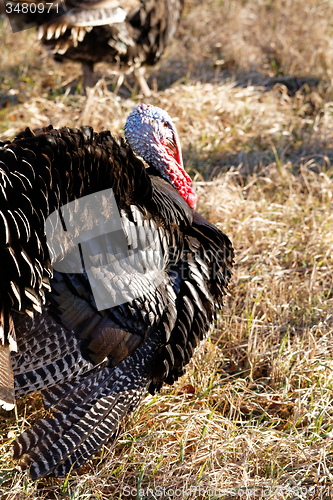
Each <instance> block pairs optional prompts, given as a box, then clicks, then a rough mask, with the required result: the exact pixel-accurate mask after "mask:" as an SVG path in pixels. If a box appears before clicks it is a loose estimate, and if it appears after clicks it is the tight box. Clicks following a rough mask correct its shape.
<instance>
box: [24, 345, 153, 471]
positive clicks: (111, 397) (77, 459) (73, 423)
mask: <svg viewBox="0 0 333 500" xmlns="http://www.w3.org/2000/svg"><path fill="white" fill-rule="evenodd" d="M157 347H158V341H157V339H156V338H155V339H154V340H146V341H145V342H143V343H142V344H141V346H140V347H139V348H138V349H137V350H136V351H135V352H134V353H133V355H132V356H130V357H128V358H126V359H125V360H124V361H122V362H121V363H120V365H118V366H117V367H116V368H109V367H105V368H103V369H102V370H100V371H97V372H95V373H92V374H91V375H88V376H86V377H85V376H82V377H81V384H80V385H79V386H78V385H77V384H73V387H72V390H71V391H70V386H71V384H70V383H67V384H64V389H65V392H67V395H66V396H65V397H64V398H62V399H61V400H60V401H59V402H58V403H56V404H55V405H54V407H53V408H54V410H55V413H54V418H53V419H44V420H39V421H37V422H36V423H35V425H34V426H33V427H31V428H30V429H28V430H27V431H25V432H24V433H23V434H21V436H19V437H18V438H17V439H16V441H15V442H14V458H16V459H17V458H20V457H22V455H24V454H25V457H24V459H23V460H22V462H21V464H20V465H21V467H22V468H23V469H25V468H28V467H29V468H30V476H31V478H32V479H37V478H39V477H43V476H47V475H49V474H51V473H52V476H56V477H62V476H64V475H66V474H67V473H68V472H69V471H71V470H76V469H78V468H79V467H81V465H82V464H83V463H84V462H86V461H87V460H88V459H89V458H91V457H92V456H93V455H94V454H95V453H96V452H97V451H98V450H99V449H100V448H101V447H102V446H103V445H104V444H105V443H106V442H107V441H108V440H109V438H110V436H111V435H112V434H113V433H114V432H115V431H116V430H117V428H118V426H119V424H120V422H121V420H122V419H123V417H124V416H125V415H126V414H127V413H128V412H129V411H132V410H133V409H134V408H136V407H137V406H138V404H139V403H140V401H141V399H142V398H143V396H144V394H145V391H146V387H147V385H148V384H149V380H150V379H149V374H147V373H146V372H145V368H144V367H145V366H149V363H150V362H151V359H152V357H153V356H154V353H155V352H156V348H157ZM86 375H87V374H86ZM59 389H60V390H61V387H58V388H57V392H58V390H59ZM48 393H49V394H48ZM48 395H50V398H49V402H51V401H52V388H51V389H49V390H48V391H45V394H44V396H45V400H46V401H47V400H48Z"/></svg>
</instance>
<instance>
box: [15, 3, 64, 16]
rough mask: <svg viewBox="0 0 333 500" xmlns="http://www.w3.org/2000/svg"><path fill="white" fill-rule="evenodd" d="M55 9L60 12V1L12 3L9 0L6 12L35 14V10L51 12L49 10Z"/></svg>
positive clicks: (40, 12) (41, 12)
mask: <svg viewBox="0 0 333 500" xmlns="http://www.w3.org/2000/svg"><path fill="white" fill-rule="evenodd" d="M51 9H52V10H53V12H56V13H58V9H59V4H58V3H46V2H45V3H32V2H29V3H27V2H24V3H18V2H17V3H16V2H15V3H14V2H13V3H12V2H7V3H6V13H7V14H14V13H17V14H19V13H22V14H28V13H31V14H34V13H35V12H38V13H39V14H43V13H46V14H49V12H50V11H51Z"/></svg>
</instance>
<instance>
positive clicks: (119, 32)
mask: <svg viewBox="0 0 333 500" xmlns="http://www.w3.org/2000/svg"><path fill="white" fill-rule="evenodd" d="M23 3H24V5H30V4H29V3H28V4H27V3H26V2H23ZM23 3H22V2H16V1H13V2H12V7H8V8H7V13H8V16H9V20H10V22H11V25H12V27H13V29H14V30H16V31H17V30H22V29H25V28H27V27H28V26H36V25H37V26H39V38H40V39H41V40H42V43H43V45H44V46H45V47H46V49H47V50H48V51H49V52H51V53H52V54H54V58H55V60H57V61H60V62H61V61H62V60H63V59H70V60H73V61H79V62H81V63H82V69H83V76H84V85H85V86H88V87H89V86H91V85H92V83H93V81H94V78H93V68H94V64H95V63H97V62H100V61H105V62H107V63H110V64H111V65H112V66H113V68H114V70H116V71H117V72H120V76H119V79H118V83H117V85H116V89H115V92H117V91H118V89H119V87H120V85H121V84H122V82H123V80H124V74H126V73H129V72H131V71H134V73H135V76H136V79H137V82H138V83H139V85H140V87H141V90H142V92H143V93H144V94H145V95H146V96H149V95H150V93H151V92H150V89H149V87H148V85H147V82H146V80H145V78H144V68H145V66H147V65H149V66H152V65H154V64H156V63H157V62H158V60H159V59H160V57H161V55H162V54H163V52H164V50H165V47H166V46H167V45H168V44H169V43H170V42H171V40H172V37H173V35H174V34H175V32H176V29H177V27H178V23H179V19H180V16H181V14H182V11H183V6H184V0H121V1H119V0H81V1H79V2H75V1H74V0H63V1H62V2H61V3H54V4H53V8H52V9H50V12H48V11H49V7H47V6H49V5H52V4H50V3H47V2H45V1H44V5H45V9H43V12H42V13H41V12H39V10H40V8H39V6H40V5H42V4H41V3H39V4H38V10H37V11H36V12H32V11H35V10H36V8H34V9H30V8H26V9H25V11H28V12H27V13H23V12H22V7H21V6H22V5H23ZM16 5H19V6H18V7H16ZM33 5H35V4H33V3H32V4H31V6H33ZM15 9H16V10H15Z"/></svg>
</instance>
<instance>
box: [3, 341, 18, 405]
mask: <svg viewBox="0 0 333 500" xmlns="http://www.w3.org/2000/svg"><path fill="white" fill-rule="evenodd" d="M14 406H15V392H14V377H13V370H12V363H11V359H10V347H9V345H2V344H1V343H0V407H2V408H4V409H5V410H7V411H9V410H12V409H13V408H14Z"/></svg>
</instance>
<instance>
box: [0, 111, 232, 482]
mask: <svg viewBox="0 0 333 500" xmlns="http://www.w3.org/2000/svg"><path fill="white" fill-rule="evenodd" d="M125 137H126V141H125V140H124V139H123V138H121V137H114V136H112V135H111V134H110V132H101V133H95V132H93V130H92V129H91V128H90V127H82V128H81V129H80V130H78V129H69V128H62V129H60V130H55V129H53V128H52V127H51V126H50V127H48V128H44V129H37V130H35V131H32V130H31V129H29V128H27V129H26V130H25V132H22V133H20V134H19V135H18V136H17V137H16V139H15V140H13V141H12V142H3V143H0V188H1V189H0V238H1V240H0V241H1V247H0V248H1V259H0V282H1V290H0V362H1V364H0V400H1V403H2V405H3V406H4V408H6V409H11V408H12V407H13V406H14V403H15V395H16V397H20V396H24V395H27V394H29V393H32V392H36V391H41V395H42V399H43V403H44V407H45V408H46V409H50V408H52V411H53V418H46V419H41V420H38V421H37V422H36V423H35V424H34V425H33V426H32V427H31V428H30V429H28V430H27V431H25V432H23V434H21V435H20V436H19V437H18V438H17V439H16V440H15V442H14V457H15V458H21V457H23V456H24V458H23V460H22V461H21V466H22V467H23V468H25V467H30V475H31V477H32V478H38V477H42V476H45V475H52V476H60V477H61V476H64V475H65V474H66V473H68V472H69V471H70V470H76V469H78V468H79V467H81V466H82V464H83V463H85V462H86V461H87V460H88V459H89V458H91V457H92V456H93V455H94V454H95V453H96V452H97V451H98V450H99V449H100V448H101V447H102V446H103V444H105V443H106V442H107V441H108V440H109V438H110V436H111V435H112V434H113V433H114V432H115V430H116V429H117V428H118V426H119V423H120V421H121V419H122V418H123V417H124V415H126V414H127V413H128V412H129V411H131V410H133V409H134V408H136V407H137V405H138V404H139V402H140V401H141V399H142V398H143V396H144V395H145V393H146V391H147V390H148V391H149V392H150V393H151V394H154V392H155V391H156V390H159V389H160V387H161V385H162V384H163V382H166V383H169V384H172V383H173V382H174V381H175V380H177V378H178V377H179V376H181V375H182V374H183V370H184V367H185V365H186V364H187V363H188V362H189V360H190V358H191V357H192V355H193V352H194V350H195V348H196V346H197V345H198V344H199V343H200V341H201V340H202V339H203V337H204V336H205V334H206V333H207V330H208V329H209V325H210V323H211V322H212V320H213V318H214V316H216V313H218V311H219V309H221V308H222V298H223V295H224V294H225V293H226V289H227V287H228V282H229V279H230V275H231V267H232V262H233V249H232V245H231V243H230V241H229V239H228V238H227V236H226V235H225V234H223V233H222V232H221V231H220V230H218V229H217V228H216V227H215V226H213V225H212V224H210V223H209V222H208V221H206V220H205V219H204V218H203V217H201V216H200V215H199V214H198V213H197V212H195V210H194V209H195V206H196V194H195V192H194V191H193V189H192V188H191V187H190V183H191V179H190V177H189V176H188V175H187V174H186V172H185V170H184V168H183V162H182V155H181V148H180V143H179V139H178V135H177V132H176V130H175V127H174V125H173V123H172V121H171V118H170V117H169V116H168V114H167V113H166V112H165V111H163V110H162V109H160V108H157V107H154V106H150V105H145V104H141V105H139V106H138V107H136V108H135V109H134V110H133V112H132V113H131V114H130V115H129V117H128V119H127V122H126V126H125ZM137 155H140V156H141V157H142V158H144V160H145V161H146V162H147V164H148V168H147V165H146V164H145V163H144V161H143V160H142V159H141V158H140V157H139V156H137ZM60 207H61V209H60ZM81 266H82V267H81ZM15 351H16V352H15ZM11 359H12V365H11ZM12 370H13V371H12ZM12 374H14V381H13V375H12ZM13 382H14V387H15V395H14V387H13Z"/></svg>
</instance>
